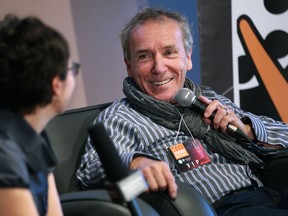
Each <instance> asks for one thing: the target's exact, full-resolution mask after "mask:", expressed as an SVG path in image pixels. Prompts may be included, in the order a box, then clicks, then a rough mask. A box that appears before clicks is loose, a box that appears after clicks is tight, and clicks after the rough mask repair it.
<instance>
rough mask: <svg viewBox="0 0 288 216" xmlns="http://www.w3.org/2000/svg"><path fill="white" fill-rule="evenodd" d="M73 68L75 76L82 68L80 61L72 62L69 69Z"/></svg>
mask: <svg viewBox="0 0 288 216" xmlns="http://www.w3.org/2000/svg"><path fill="white" fill-rule="evenodd" d="M69 70H71V72H72V74H73V76H75V77H76V76H77V75H78V74H79V70H80V64H79V63H78V62H72V66H71V67H70V68H68V71H69Z"/></svg>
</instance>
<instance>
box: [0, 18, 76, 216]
mask: <svg viewBox="0 0 288 216" xmlns="http://www.w3.org/2000/svg"><path fill="white" fill-rule="evenodd" d="M78 66H79V65H78V64H76V63H72V62H70V60H69V47H68V44H67V41H66V40H65V38H63V36H62V35H61V34H60V33H59V32H58V31H56V30H55V29H53V28H51V27H49V26H47V25H45V24H44V23H43V22H42V21H41V20H39V19H38V18H36V17H25V18H19V17H17V16H14V15H11V14H9V15H7V16H6V17H5V18H4V19H3V20H1V22H0V215H9V216H10V215H11V216H12V215H13V216H14V215H27V216H28V215H29V216H34V215H41V216H44V215H51V216H58V215H63V213H62V209H61V204H60V201H59V197H58V193H57V189H56V185H55V181H54V176H53V168H54V166H55V165H56V158H55V155H54V153H53V150H52V149H51V146H50V143H49V141H48V139H47V136H46V134H45V131H44V128H45V127H46V125H47V124H48V123H49V121H50V120H51V119H52V118H53V117H54V116H55V115H57V114H59V113H61V112H62V111H64V109H65V107H66V105H67V103H68V102H69V100H70V98H71V96H72V94H73V91H74V87H75V75H77V73H78Z"/></svg>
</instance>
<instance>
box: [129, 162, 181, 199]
mask: <svg viewBox="0 0 288 216" xmlns="http://www.w3.org/2000/svg"><path fill="white" fill-rule="evenodd" d="M130 169H140V170H141V171H142V173H143V175H144V177H145V179H146V181H147V183H148V185H149V190H150V191H154V192H156V191H159V190H161V191H164V190H166V189H167V190H168V192H169V195H170V197H171V198H176V195H177V189H178V186H177V184H176V183H175V178H174V176H173V174H172V173H171V171H170V168H169V166H168V165H167V164H166V163H165V162H163V161H156V160H152V159H149V158H146V157H136V158H134V159H133V161H132V162H131V164H130Z"/></svg>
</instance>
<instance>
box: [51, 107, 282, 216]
mask: <svg viewBox="0 0 288 216" xmlns="http://www.w3.org/2000/svg"><path fill="white" fill-rule="evenodd" d="M110 104H111V103H105V104H99V105H94V106H89V107H85V108H79V109H73V110H68V111H66V112H64V113H63V114H61V115H58V116H56V117H55V118H54V119H53V120H52V121H51V122H50V123H49V125H48V126H47V128H46V131H47V133H48V136H49V138H50V140H51V142H52V146H53V149H54V151H55V153H56V156H57V157H58V160H59V163H58V166H57V167H56V169H55V172H54V174H55V180H56V185H57V188H58V191H59V194H60V199H61V202H62V207H63V210H64V213H65V215H67V216H70V215H81V216H84V215H85V214H84V213H83V212H84V210H83V211H82V212H81V211H80V210H79V209H85V212H87V215H92V214H88V213H89V212H90V213H91V212H93V213H97V214H98V215H105V214H104V212H105V211H107V215H122V214H124V215H125V214H126V215H130V212H129V210H128V209H127V206H123V205H120V204H117V203H113V202H112V201H111V199H110V197H109V195H108V193H107V191H106V190H105V189H98V190H93V191H81V192H80V191H79V187H78V182H77V179H76V175H75V173H76V170H77V168H78V166H79V164H80V159H81V155H82V154H83V152H84V147H85V143H86V138H87V134H88V131H87V129H88V128H89V127H90V126H91V125H92V123H93V120H94V119H95V118H96V117H97V115H98V114H99V113H100V112H101V111H102V110H103V109H105V108H106V107H107V106H109V105H110ZM286 158H287V156H280V155H279V156H278V157H275V158H274V160H270V162H269V163H268V164H269V166H268V169H267V170H265V172H263V174H262V176H261V178H262V180H263V181H264V183H265V184H266V185H268V186H272V188H277V189H280V188H283V187H284V186H287V179H288V176H287V175H288V174H287V173H288V172H287V171H286V170H287V169H288V160H287V159H286ZM280 163H281V166H280V165H279V164H280ZM275 165H276V168H275V167H274V166H275ZM280 167H281V168H282V170H285V172H283V171H282V172H281V171H279V170H278V169H279V168H280ZM283 174H284V175H285V180H284V179H283V178H281V179H283V180H282V181H281V180H279V179H275V175H278V176H279V175H283ZM178 187H179V189H178V190H179V192H178V196H177V198H176V200H171V199H170V198H169V197H168V196H167V194H166V193H165V192H157V193H149V194H147V193H144V194H142V195H141V196H140V197H139V198H137V202H138V203H139V205H140V206H141V209H142V211H145V214H144V215H157V214H160V215H165V216H166V215H168V216H169V215H171V216H174V215H183V216H184V215H190V216H191V215H192V216H193V215H195V216H210V215H211V216H212V215H216V214H215V212H214V210H213V209H212V208H211V206H210V205H209V204H208V202H207V201H206V200H205V199H204V198H203V197H202V196H201V195H200V194H199V193H198V192H197V191H196V190H194V189H193V188H192V187H188V186H186V185H184V184H182V183H180V182H179V183H178ZM79 206H81V207H80V208H79ZM151 206H152V207H153V208H151ZM154 209H155V210H156V211H157V213H156V212H155V210H154ZM118 210H119V213H116V212H115V211H118ZM79 211H80V212H81V214H78V212H79ZM110 211H111V212H110ZM72 213H73V214H72Z"/></svg>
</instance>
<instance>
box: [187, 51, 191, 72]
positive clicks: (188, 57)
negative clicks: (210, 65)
mask: <svg viewBox="0 0 288 216" xmlns="http://www.w3.org/2000/svg"><path fill="white" fill-rule="evenodd" d="M191 56H192V49H191V50H190V51H189V52H188V54H187V65H186V70H187V71H188V70H191V69H192V66H193V64H192V58H191Z"/></svg>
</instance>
